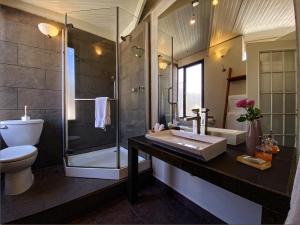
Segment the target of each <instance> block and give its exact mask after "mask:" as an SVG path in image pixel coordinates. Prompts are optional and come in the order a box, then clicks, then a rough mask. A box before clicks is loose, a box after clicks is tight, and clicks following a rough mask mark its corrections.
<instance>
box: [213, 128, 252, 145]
mask: <svg viewBox="0 0 300 225" xmlns="http://www.w3.org/2000/svg"><path fill="white" fill-rule="evenodd" d="M207 133H208V135H212V136H217V137H223V138H226V139H227V144H229V145H239V144H242V143H244V142H245V141H246V133H247V132H245V131H241V130H231V129H222V128H215V127H208V128H207Z"/></svg>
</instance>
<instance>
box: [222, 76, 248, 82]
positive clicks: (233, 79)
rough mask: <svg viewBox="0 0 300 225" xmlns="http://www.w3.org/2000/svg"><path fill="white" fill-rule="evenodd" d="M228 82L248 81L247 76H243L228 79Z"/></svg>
mask: <svg viewBox="0 0 300 225" xmlns="http://www.w3.org/2000/svg"><path fill="white" fill-rule="evenodd" d="M227 80H228V81H230V82H232V81H239V80H246V75H241V76H236V77H231V78H227Z"/></svg>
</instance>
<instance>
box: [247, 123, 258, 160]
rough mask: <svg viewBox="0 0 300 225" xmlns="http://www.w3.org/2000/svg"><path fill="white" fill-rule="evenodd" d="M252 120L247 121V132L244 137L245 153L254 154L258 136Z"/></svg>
mask: <svg viewBox="0 0 300 225" xmlns="http://www.w3.org/2000/svg"><path fill="white" fill-rule="evenodd" d="M255 125H256V124H255V122H254V121H249V127H248V133H247V137H246V147H247V154H248V155H251V156H254V155H255V152H256V145H257V141H258V136H257V133H256V126H255Z"/></svg>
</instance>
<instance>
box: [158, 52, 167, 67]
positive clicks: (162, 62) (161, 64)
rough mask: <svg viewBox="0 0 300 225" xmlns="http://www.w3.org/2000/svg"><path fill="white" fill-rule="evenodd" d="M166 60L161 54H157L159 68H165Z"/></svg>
mask: <svg viewBox="0 0 300 225" xmlns="http://www.w3.org/2000/svg"><path fill="white" fill-rule="evenodd" d="M168 65H169V64H168V62H167V61H165V60H164V59H163V56H162V55H158V67H159V69H161V70H165V69H167V67H168Z"/></svg>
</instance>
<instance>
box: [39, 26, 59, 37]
mask: <svg viewBox="0 0 300 225" xmlns="http://www.w3.org/2000/svg"><path fill="white" fill-rule="evenodd" d="M38 28H39V30H40V32H41V33H42V34H44V35H46V36H48V37H49V38H52V37H55V36H57V35H58V33H59V30H58V28H56V27H55V26H53V25H51V24H48V23H39V24H38Z"/></svg>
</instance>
